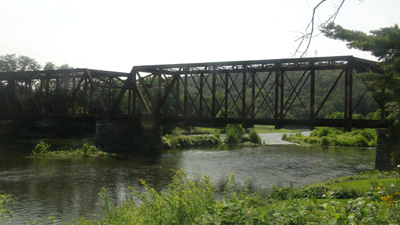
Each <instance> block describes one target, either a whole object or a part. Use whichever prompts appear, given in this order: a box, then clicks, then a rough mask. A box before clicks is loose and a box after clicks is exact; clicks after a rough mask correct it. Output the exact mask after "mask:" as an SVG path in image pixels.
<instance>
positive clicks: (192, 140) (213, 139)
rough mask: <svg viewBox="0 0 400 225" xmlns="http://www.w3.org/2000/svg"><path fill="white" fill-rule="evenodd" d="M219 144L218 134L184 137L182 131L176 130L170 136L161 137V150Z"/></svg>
mask: <svg viewBox="0 0 400 225" xmlns="http://www.w3.org/2000/svg"><path fill="white" fill-rule="evenodd" d="M220 143H221V139H220V137H219V134H218V133H216V135H185V132H184V130H182V129H179V128H176V129H174V130H173V131H172V134H167V135H165V136H163V137H162V145H161V147H162V148H163V149H171V148H183V147H194V146H211V145H218V144H220Z"/></svg>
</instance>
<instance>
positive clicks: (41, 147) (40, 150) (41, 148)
mask: <svg viewBox="0 0 400 225" xmlns="http://www.w3.org/2000/svg"><path fill="white" fill-rule="evenodd" d="M49 149H50V145H49V144H47V143H44V142H43V141H41V142H39V144H37V145H36V146H35V149H34V150H33V151H32V154H33V156H40V155H43V154H46V153H48V152H49Z"/></svg>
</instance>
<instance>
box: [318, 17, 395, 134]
mask: <svg viewBox="0 0 400 225" xmlns="http://www.w3.org/2000/svg"><path fill="white" fill-rule="evenodd" d="M322 32H323V33H324V34H325V35H326V36H327V37H329V38H333V39H337V40H342V41H345V42H347V46H348V47H349V48H355V49H359V50H362V51H368V52H371V53H372V54H373V55H374V56H376V57H378V58H379V60H380V61H381V62H380V63H379V65H380V66H381V68H382V71H376V72H375V73H364V74H362V79H363V80H364V81H366V83H367V85H368V86H369V90H370V91H371V92H372V93H373V95H374V97H375V98H376V99H378V101H382V102H386V103H388V105H387V110H388V112H387V118H388V119H389V120H390V121H391V123H392V125H393V126H392V129H395V130H397V129H398V128H399V127H400V126H399V125H400V123H398V121H399V115H398V112H399V110H400V105H399V102H400V29H399V26H398V25H394V26H392V27H385V28H381V29H379V30H373V31H371V32H370V34H366V33H364V32H361V31H354V30H348V29H345V28H343V27H341V26H340V25H335V24H334V23H330V24H328V25H327V26H326V27H324V28H323V29H322Z"/></svg>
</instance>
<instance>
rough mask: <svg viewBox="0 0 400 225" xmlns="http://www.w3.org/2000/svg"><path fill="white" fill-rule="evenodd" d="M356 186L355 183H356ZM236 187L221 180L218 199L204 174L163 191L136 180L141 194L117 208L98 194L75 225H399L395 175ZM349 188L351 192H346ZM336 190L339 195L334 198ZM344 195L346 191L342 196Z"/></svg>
mask: <svg viewBox="0 0 400 225" xmlns="http://www.w3.org/2000/svg"><path fill="white" fill-rule="evenodd" d="M356 182H357V184H356ZM247 183H248V182H246V183H245V184H244V186H243V187H242V188H239V189H238V188H237V187H238V185H237V184H236V182H235V177H234V174H232V175H231V176H229V177H227V179H226V182H225V186H224V189H223V193H224V197H223V198H221V199H215V193H216V190H217V188H216V186H215V185H214V184H213V182H211V181H210V178H209V177H207V176H205V177H203V178H201V179H200V180H199V181H196V182H195V181H192V180H189V179H187V178H186V175H185V173H184V172H183V171H182V170H179V171H177V172H176V175H175V176H174V177H173V180H172V182H171V183H170V185H169V186H168V190H167V191H165V192H158V191H156V190H154V189H152V188H150V187H149V186H147V185H146V183H145V181H142V184H143V185H144V187H145V189H146V191H145V192H143V193H141V192H138V191H135V190H133V189H131V191H132V192H131V197H130V198H129V199H128V200H127V201H126V202H124V203H123V204H121V205H118V206H113V205H111V203H110V200H109V197H108V195H107V191H106V190H104V192H103V193H102V194H101V196H102V198H103V210H104V214H103V215H102V216H100V217H99V218H97V219H95V220H85V219H80V220H77V221H76V222H75V223H76V224H399V223H400V210H399V207H400V205H399V197H400V182H399V175H398V174H397V173H386V174H382V173H379V172H376V171H374V172H366V173H362V174H358V175H354V176H349V177H342V178H337V179H333V180H331V181H328V182H325V183H320V184H315V185H309V186H306V187H302V188H297V189H296V188H292V187H281V188H274V189H273V190H272V191H271V193H270V194H269V196H268V197H266V198H265V197H260V196H257V195H254V194H251V193H249V192H248V191H247ZM351 189H354V191H353V190H351ZM339 192H341V193H342V194H340V195H338V193H339ZM344 193H348V194H347V196H345V194H344Z"/></svg>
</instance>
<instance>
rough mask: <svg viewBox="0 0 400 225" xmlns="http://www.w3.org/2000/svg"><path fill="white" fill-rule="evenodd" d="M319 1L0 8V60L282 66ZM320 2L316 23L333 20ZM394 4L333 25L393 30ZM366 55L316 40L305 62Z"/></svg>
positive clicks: (363, 5) (138, 1)
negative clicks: (266, 62) (267, 62)
mask: <svg viewBox="0 0 400 225" xmlns="http://www.w3.org/2000/svg"><path fill="white" fill-rule="evenodd" d="M319 1H320V0H275V1H272V0H246V1H236V0H201V1H194V0H182V1H179V0H161V1H156V0H154V1H152V0H130V1H128V0H127V1H123V0H112V1H111V0H110V1H102V0H0V55H4V54H13V53H15V54H17V55H26V56H29V57H32V58H35V59H36V60H37V61H38V62H39V63H40V64H42V65H44V64H45V62H53V63H55V64H56V65H61V64H64V63H67V64H69V65H70V66H73V67H76V68H91V69H101V70H112V71H122V72H129V71H130V69H131V68H132V66H134V65H147V64H167V63H194V62H212V61H233V60H256V59H277V58H290V57H292V53H293V52H294V50H295V48H296V46H297V43H295V42H294V40H295V39H296V37H298V33H296V32H302V31H304V29H305V27H306V25H307V23H308V22H309V20H310V18H311V12H312V8H313V7H314V6H315V4H317V2H319ZM339 2H340V1H339V0H328V2H327V3H326V4H325V5H324V7H323V8H321V9H320V11H318V20H324V19H326V18H327V16H329V15H331V14H332V13H333V10H334V7H335V4H339ZM399 9H400V1H399V0H364V1H359V0H347V1H346V2H345V4H344V6H343V9H342V11H341V12H340V14H339V16H338V18H337V20H336V23H337V24H340V25H342V26H344V27H345V28H349V29H356V30H362V31H364V32H369V31H370V30H376V29H379V28H381V27H388V26H393V25H394V24H400V13H399V12H398V11H399ZM316 51H317V56H334V55H354V56H356V57H361V58H367V59H374V58H373V57H371V56H370V54H368V53H363V52H360V51H356V50H349V49H347V47H346V46H345V44H344V43H343V42H340V41H334V40H329V39H327V38H325V37H323V36H322V35H320V36H318V37H317V38H315V39H314V40H313V42H312V45H311V47H310V50H309V54H308V56H310V57H314V56H315V53H316Z"/></svg>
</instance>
